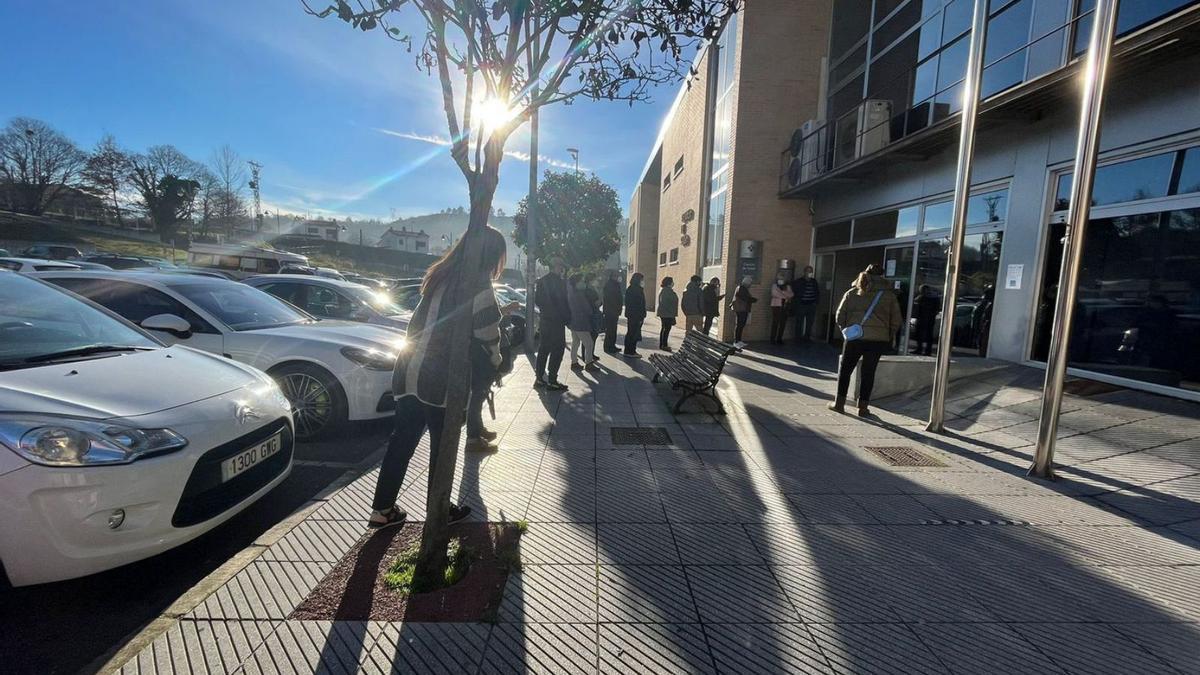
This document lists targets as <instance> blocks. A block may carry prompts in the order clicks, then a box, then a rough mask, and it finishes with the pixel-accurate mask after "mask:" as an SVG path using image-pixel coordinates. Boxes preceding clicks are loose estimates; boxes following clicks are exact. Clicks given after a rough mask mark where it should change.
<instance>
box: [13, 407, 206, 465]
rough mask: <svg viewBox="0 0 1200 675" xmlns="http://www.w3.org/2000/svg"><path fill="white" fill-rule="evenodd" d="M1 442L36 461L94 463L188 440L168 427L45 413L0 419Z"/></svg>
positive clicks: (168, 449) (119, 461) (114, 460)
mask: <svg viewBox="0 0 1200 675" xmlns="http://www.w3.org/2000/svg"><path fill="white" fill-rule="evenodd" d="M0 443H3V444H4V445H6V446H8V447H10V448H12V449H13V450H15V451H16V452H17V454H19V455H21V456H22V457H24V458H25V459H27V460H29V461H31V462H33V463H35V464H43V465H45V466H96V465H104V464H128V463H130V462H132V461H134V460H136V459H138V458H140V457H145V456H147V455H156V454H159V453H163V452H173V451H175V450H179V449H181V448H183V447H184V446H186V445H187V443H188V442H187V439H186V438H184V437H183V436H180V435H179V434H178V433H176V432H174V431H172V430H170V429H140V428H137V427H131V426H127V425H124V424H112V423H108V422H101V421H90V420H77V419H70V418H54V417H48V418H33V419H0Z"/></svg>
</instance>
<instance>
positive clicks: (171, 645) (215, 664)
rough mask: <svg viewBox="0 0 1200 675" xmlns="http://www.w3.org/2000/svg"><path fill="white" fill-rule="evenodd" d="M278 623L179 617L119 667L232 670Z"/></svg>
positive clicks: (132, 674) (132, 672) (132, 670)
mask: <svg viewBox="0 0 1200 675" xmlns="http://www.w3.org/2000/svg"><path fill="white" fill-rule="evenodd" d="M279 625H280V622H278V621H193V620H188V619H185V620H182V621H180V622H178V623H176V624H175V625H174V626H171V628H169V629H167V631H166V632H164V633H162V634H160V635H159V636H158V637H156V638H155V639H154V640H153V641H152V642H151V643H150V644H149V645H147V646H146V647H145V648H143V649H142V651H140V652H138V654H137V655H136V656H135V657H134V658H133V659H130V661H129V662H127V663H126V664H125V665H123V666H122V667H121V671H120V672H121V673H122V674H123V675H125V674H128V675H136V674H137V673H233V672H235V671H237V670H238V669H240V668H241V666H242V664H243V663H244V662H245V661H246V660H247V659H248V658H249V657H250V654H251V653H252V652H253V651H254V650H255V649H257V648H258V646H259V645H261V644H262V643H263V642H264V641H266V639H267V637H268V636H270V634H271V633H272V632H274V630H275V629H276V628H277V627H278V626H279Z"/></svg>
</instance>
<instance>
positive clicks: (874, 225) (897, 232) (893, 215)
mask: <svg viewBox="0 0 1200 675" xmlns="http://www.w3.org/2000/svg"><path fill="white" fill-rule="evenodd" d="M919 215H920V207H917V206H908V207H905V208H903V209H900V210H899V211H885V212H883V213H876V214H873V215H869V216H863V217H861V218H855V219H854V243H856V244H858V243H861V242H864V241H882V240H886V239H896V238H899V237H911V236H913V235H915V234H916V233H917V221H918V220H919Z"/></svg>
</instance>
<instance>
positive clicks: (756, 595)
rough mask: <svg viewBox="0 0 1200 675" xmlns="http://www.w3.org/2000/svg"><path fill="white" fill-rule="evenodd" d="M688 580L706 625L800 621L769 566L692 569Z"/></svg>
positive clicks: (724, 566) (702, 567)
mask: <svg viewBox="0 0 1200 675" xmlns="http://www.w3.org/2000/svg"><path fill="white" fill-rule="evenodd" d="M687 576H688V581H689V583H690V584H691V588H692V594H693V595H694V596H695V598H696V606H697V607H699V609H700V616H701V618H702V620H703V621H704V622H705V623H787V622H796V621H799V620H800V617H799V615H798V614H797V613H796V610H795V608H793V607H792V604H791V602H789V601H788V598H787V596H786V595H785V594H784V592H783V589H782V588H780V586H779V582H778V581H776V580H775V577H774V576H773V575H772V574H771V570H770V568H768V567H767V566H766V565H753V566H751V565H737V566H728V565H722V566H689V567H688V568H687Z"/></svg>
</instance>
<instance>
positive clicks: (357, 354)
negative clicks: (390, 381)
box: [342, 347, 397, 370]
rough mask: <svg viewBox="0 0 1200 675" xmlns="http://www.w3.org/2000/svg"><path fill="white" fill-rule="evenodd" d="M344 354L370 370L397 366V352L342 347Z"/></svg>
mask: <svg viewBox="0 0 1200 675" xmlns="http://www.w3.org/2000/svg"><path fill="white" fill-rule="evenodd" d="M342 356H345V357H346V358H348V359H350V360H351V361H353V362H355V363H357V364H358V365H360V366H362V367H363V368H367V369H369V370H392V369H393V368H395V367H396V356H397V353H396V352H384V351H380V350H378V349H361V348H359V347H342Z"/></svg>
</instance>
